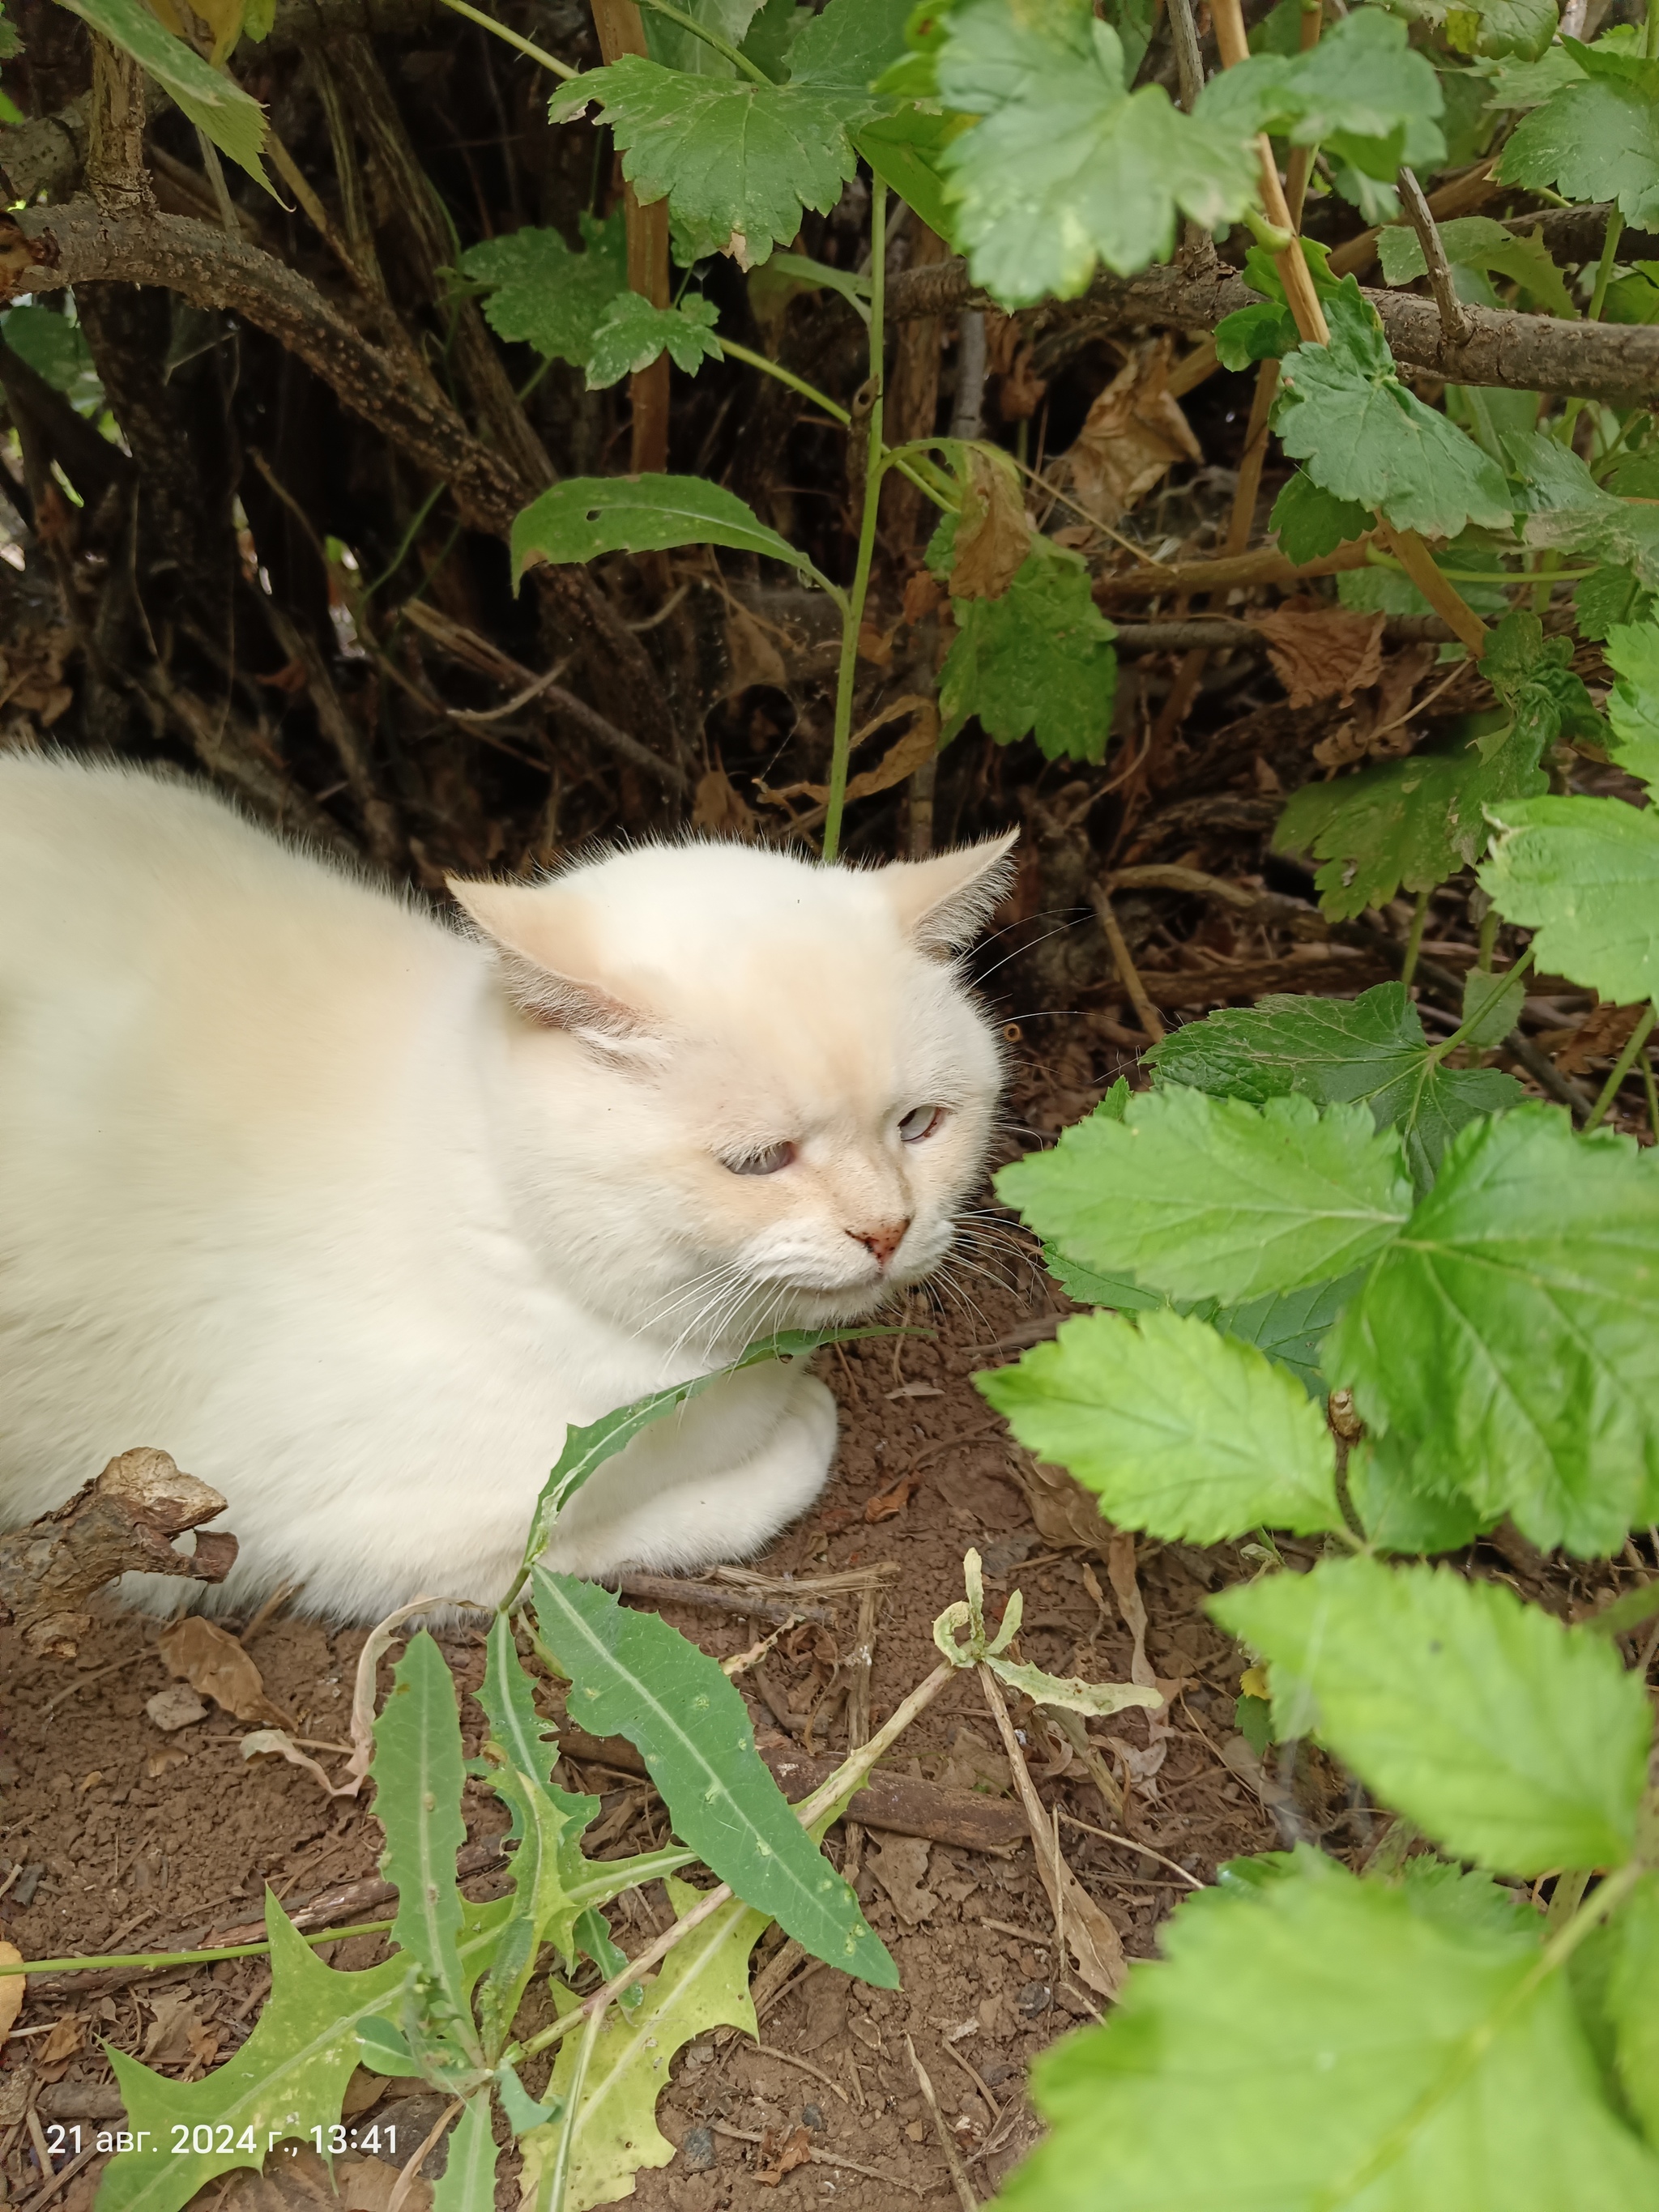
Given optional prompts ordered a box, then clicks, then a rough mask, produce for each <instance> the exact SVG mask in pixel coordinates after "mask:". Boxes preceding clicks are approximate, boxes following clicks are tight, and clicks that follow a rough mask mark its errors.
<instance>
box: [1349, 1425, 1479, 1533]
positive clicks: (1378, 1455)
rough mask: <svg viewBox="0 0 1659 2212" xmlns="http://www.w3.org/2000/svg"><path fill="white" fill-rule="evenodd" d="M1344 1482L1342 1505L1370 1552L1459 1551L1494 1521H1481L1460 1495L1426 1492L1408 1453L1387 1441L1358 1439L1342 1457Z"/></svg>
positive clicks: (1390, 1438) (1381, 1439) (1392, 1441)
mask: <svg viewBox="0 0 1659 2212" xmlns="http://www.w3.org/2000/svg"><path fill="white" fill-rule="evenodd" d="M1346 1480H1347V1485H1348V1502H1349V1504H1351V1505H1352V1508H1353V1510H1354V1511H1355V1512H1356V1513H1357V1514H1358V1516H1359V1525H1360V1527H1361V1528H1363V1529H1364V1532H1365V1541H1366V1542H1367V1543H1369V1544H1370V1546H1371V1547H1372V1549H1373V1550H1374V1551H1378V1552H1409V1553H1419V1554H1425V1553H1432V1552H1455V1551H1459V1550H1461V1549H1462V1547H1463V1546H1464V1545H1465V1544H1469V1543H1473V1542H1474V1539H1475V1537H1476V1536H1478V1535H1479V1534H1480V1531H1481V1530H1482V1528H1489V1527H1491V1525H1492V1521H1493V1519H1495V1518H1496V1517H1497V1516H1482V1515H1481V1514H1480V1512H1479V1511H1477V1510H1476V1508H1475V1507H1474V1505H1473V1504H1471V1502H1470V1501H1469V1499H1468V1498H1466V1497H1464V1496H1463V1495H1462V1492H1456V1493H1454V1494H1452V1495H1450V1496H1448V1495H1446V1494H1445V1493H1443V1492H1440V1491H1437V1490H1431V1489H1430V1488H1428V1487H1427V1486H1425V1484H1424V1482H1423V1481H1422V1480H1421V1479H1420V1476H1419V1471H1418V1469H1417V1468H1416V1467H1415V1466H1414V1465H1413V1459H1412V1454H1411V1451H1410V1449H1409V1447H1407V1448H1405V1449H1401V1446H1400V1445H1399V1444H1398V1443H1397V1442H1396V1440H1395V1438H1394V1437H1362V1438H1361V1439H1360V1441H1359V1443H1358V1444H1357V1445H1356V1446H1355V1447H1354V1449H1352V1451H1351V1452H1350V1453H1349V1455H1348V1464H1347V1468H1346Z"/></svg>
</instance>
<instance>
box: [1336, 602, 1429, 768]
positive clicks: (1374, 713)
mask: <svg viewBox="0 0 1659 2212" xmlns="http://www.w3.org/2000/svg"><path fill="white" fill-rule="evenodd" d="M1370 619H1372V620H1373V621H1376V622H1381V621H1382V619H1383V617H1381V616H1380V615H1379V616H1374V617H1370ZM1434 665H1435V648H1434V647H1433V646H1431V645H1413V646H1407V647H1406V648H1405V649H1404V650H1403V651H1402V652H1400V653H1393V654H1391V655H1390V656H1389V659H1386V660H1385V661H1384V662H1383V665H1382V670H1381V672H1380V674H1379V675H1378V677H1377V679H1376V684H1375V685H1374V686H1373V687H1372V689H1371V690H1369V691H1365V692H1363V693H1362V694H1361V695H1360V696H1359V698H1358V701H1357V702H1356V703H1355V710H1354V714H1353V717H1352V720H1349V721H1346V722H1343V723H1341V724H1340V726H1338V727H1337V728H1336V729H1334V730H1333V731H1332V732H1331V734H1330V735H1329V736H1328V738H1322V739H1321V741H1320V742H1319V744H1316V746H1315V747H1314V758H1315V759H1316V761H1317V762H1318V763H1319V764H1320V766H1321V767H1322V768H1346V767H1347V765H1348V764H1349V763H1350V762H1352V761H1359V760H1366V759H1371V760H1391V759H1398V758H1399V757H1401V755H1402V754H1405V753H1408V752H1410V751H1411V750H1412V748H1413V745H1415V744H1416V743H1417V740H1418V736H1419V731H1418V728H1417V726H1416V722H1415V720H1414V717H1413V712H1412V694H1413V691H1414V690H1416V688H1417V686H1418V685H1419V684H1420V683H1421V682H1422V680H1423V678H1425V676H1426V675H1427V674H1428V673H1429V672H1430V671H1431V669H1432V668H1433V666H1434ZM1429 696H1430V697H1432V696H1434V695H1433V694H1432V693H1430V694H1429ZM1424 703H1425V705H1426V704H1427V701H1426V700H1425V702H1424Z"/></svg>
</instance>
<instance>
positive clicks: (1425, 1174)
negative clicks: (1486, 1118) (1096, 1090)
mask: <svg viewBox="0 0 1659 2212" xmlns="http://www.w3.org/2000/svg"><path fill="white" fill-rule="evenodd" d="M1517 987H1518V988H1519V989H1520V991H1521V992H1522V995H1524V992H1525V985H1524V981H1521V982H1519V983H1518V985H1517ZM1492 989H1493V981H1492V978H1491V977H1490V976H1488V977H1487V978H1486V984H1485V988H1484V991H1483V992H1482V994H1481V998H1482V1002H1483V1003H1484V1001H1485V1000H1486V999H1487V998H1489V997H1490V996H1491V995H1492ZM1505 1006H1510V1000H1503V1001H1500V1004H1499V1006H1498V1012H1502V1011H1503V1010H1504V1007H1505ZM1496 1018H1497V1015H1496V1014H1495V1013H1493V1014H1489V1016H1488V1023H1489V1025H1490V1024H1491V1023H1492V1022H1493V1021H1495V1019H1496ZM1514 1026H1515V1023H1514V1018H1513V1009H1512V1006H1511V1007H1510V1018H1509V1019H1508V1020H1507V1022H1506V1023H1505V1026H1504V1029H1503V1030H1501V1031H1499V1032H1498V1035H1500V1036H1508V1035H1509V1032H1510V1030H1511V1029H1513V1028H1514ZM1489 1041H1490V1042H1497V1038H1496V1037H1495V1036H1494V1037H1493V1038H1492V1039H1491V1040H1489ZM1146 1058H1147V1059H1148V1060H1150V1061H1151V1062H1152V1065H1153V1066H1155V1067H1156V1068H1157V1070H1158V1075H1159V1077H1160V1078H1161V1079H1163V1080H1164V1082H1167V1083H1181V1084H1188V1085H1192V1086H1193V1087H1194V1089H1197V1090H1200V1091H1208V1092H1209V1093H1210V1094H1211V1096H1212V1097H1225V1098H1243V1099H1248V1100H1249V1103H1251V1104H1252V1105H1258V1106H1259V1105H1261V1104H1262V1103H1264V1102H1265V1101H1266V1100H1267V1099H1269V1098H1282V1097H1288V1096H1289V1095H1290V1094H1291V1092H1292V1091H1299V1092H1300V1093H1301V1094H1302V1095H1303V1096H1304V1097H1307V1098H1311V1099H1313V1100H1314V1101H1315V1103H1316V1104H1318V1105H1322V1106H1329V1105H1336V1104H1348V1103H1364V1104H1366V1105H1368V1106H1369V1107H1370V1109H1371V1112H1372V1114H1373V1115H1375V1116H1376V1125H1377V1127H1378V1128H1396V1129H1398V1130H1399V1131H1400V1133H1401V1138H1402V1139H1403V1140H1404V1143H1405V1146H1406V1157H1407V1161H1408V1162H1409V1164H1410V1166H1411V1170H1412V1176H1413V1181H1414V1182H1416V1183H1417V1184H1418V1186H1419V1188H1426V1186H1427V1185H1428V1184H1429V1183H1430V1182H1432V1181H1433V1179H1434V1176H1435V1174H1436V1171H1437V1169H1438V1168H1439V1165H1440V1162H1441V1159H1442V1158H1443V1155H1444V1153H1445V1149H1446V1146H1448V1145H1449V1143H1450V1141H1451V1139H1452V1138H1453V1137H1454V1136H1455V1133H1457V1131H1458V1130H1459V1129H1461V1128H1462V1127H1463V1126H1464V1124H1465V1123H1466V1122H1468V1121H1474V1119H1475V1118H1476V1116H1477V1115H1482V1114H1498V1113H1502V1112H1504V1111H1505V1110H1506V1109H1508V1108H1509V1107H1510V1106H1513V1105H1516V1104H1518V1103H1520V1101H1521V1100H1522V1098H1523V1097H1525V1096H1526V1093H1525V1092H1524V1091H1523V1090H1522V1087H1521V1085H1519V1084H1518V1083H1517V1082H1516V1080H1515V1079H1514V1077H1513V1076H1510V1075H1504V1074H1503V1073H1501V1072H1500V1071H1499V1070H1498V1069H1496V1068H1486V1067H1474V1068H1449V1067H1447V1066H1445V1065H1444V1064H1443V1062H1442V1061H1441V1060H1438V1059H1437V1058H1436V1057H1435V1056H1434V1054H1433V1052H1432V1051H1431V1047H1430V1044H1429V1041H1428V1039H1427V1037H1426V1036H1425V1035H1424V1033H1423V1024H1422V1022H1421V1020H1420V1019H1419V1017H1418V1012H1417V1009H1416V1008H1415V1006H1413V1004H1412V1002H1411V996H1410V994H1409V993H1408V992H1407V989H1406V987H1405V986H1404V984H1403V983H1378V984H1377V985H1376V987H1374V988H1373V989H1371V990H1369V991H1363V992H1361V994H1359V996H1358V998H1357V999H1314V998H1306V997H1300V996H1298V997H1289V996H1283V997H1281V996H1274V997H1270V998H1266V999H1262V1000H1258V1002H1257V1003H1256V1005H1255V1006H1253V1007H1249V1008H1239V1009H1234V1008H1231V1007H1230V1008H1228V1009H1226V1010H1225V1012H1220V1013H1214V1014H1210V1015H1207V1016H1206V1018H1204V1020H1202V1021H1199V1022H1188V1023H1187V1024H1184V1025H1183V1026H1182V1028H1180V1029H1178V1030H1171V1031H1170V1034H1169V1036H1167V1037H1165V1038H1164V1040H1163V1042H1161V1043H1159V1044H1157V1045H1155V1046H1154V1047H1153V1048H1152V1050H1151V1051H1150V1052H1149V1053H1148V1054H1146Z"/></svg>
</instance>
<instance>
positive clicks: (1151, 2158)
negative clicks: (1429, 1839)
mask: <svg viewBox="0 0 1659 2212" xmlns="http://www.w3.org/2000/svg"><path fill="white" fill-rule="evenodd" d="M1246 1864H1247V1866H1249V1865H1252V1864H1255V1863H1251V1862H1247V1863H1246ZM1457 1887H1458V1889H1459V1890H1462V1889H1464V1888H1467V1887H1481V1885H1479V1884H1478V1883H1476V1882H1474V1880H1473V1878H1466V1880H1465V1881H1463V1882H1460V1883H1459V1884H1458V1886H1457ZM1541 1949H1542V1942H1541V1931H1540V1929H1539V1927H1538V1923H1537V1922H1536V1921H1535V1919H1534V1918H1533V1917H1531V1916H1529V1915H1525V1914H1522V1913H1517V1912H1514V1911H1510V1910H1508V1909H1507V1908H1504V1917H1503V1918H1502V1919H1500V1918H1499V1917H1498V1912H1497V1911H1494V1910H1493V1909H1492V1907H1491V1906H1490V1905H1489V1906H1487V1907H1486V1909H1485V1910H1484V1911H1480V1912H1476V1911H1471V1910H1468V1909H1466V1908H1463V1907H1462V1904H1461V1899H1458V1898H1457V1896H1456V1893H1453V1896H1452V1898H1451V1899H1448V1898H1447V1897H1446V1896H1444V1895H1443V1894H1442V1893H1437V1892H1436V1890H1435V1889H1433V1888H1431V1887H1429V1886H1428V1885H1425V1884H1424V1883H1423V1882H1421V1881H1407V1882H1403V1883H1401V1885H1400V1886H1399V1887H1384V1886H1383V1884H1382V1883H1380V1882H1361V1881H1356V1880H1355V1879H1354V1877H1353V1876H1352V1875H1349V1874H1348V1873H1346V1871H1345V1870H1344V1869H1342V1868H1341V1867H1340V1866H1339V1865H1338V1864H1337V1863H1335V1862H1334V1861H1332V1860H1329V1859H1324V1858H1317V1857H1314V1856H1313V1855H1312V1854H1311V1853H1299V1854H1298V1855H1297V1860H1296V1863H1295V1865H1294V1868H1293V1869H1292V1870H1291V1872H1290V1873H1288V1874H1287V1875H1285V1876H1283V1877H1282V1878H1279V1879H1277V1880H1273V1879H1267V1880H1264V1881H1261V1882H1260V1884H1259V1885H1252V1886H1250V1887H1245V1886H1244V1885H1243V1883H1233V1884H1230V1885H1229V1887H1227V1888H1225V1889H1218V1890H1212V1891H1209V1892H1206V1893H1204V1894H1203V1895H1201V1896H1195V1897H1194V1898H1191V1899H1188V1901H1187V1902H1185V1903H1184V1904H1182V1905H1181V1907H1180V1908H1179V1910H1178V1911H1176V1914H1175V1915H1174V1917H1173V1918H1172V1919H1171V1920H1170V1922H1169V1923H1167V1924H1166V1929H1165V1931H1164V1951H1165V1954H1166V1962H1165V1963H1164V1964H1161V1965H1142V1964H1139V1963H1138V1964H1136V1965H1134V1966H1132V1967H1131V1968H1130V1970H1129V1984H1128V1989H1127V1993H1126V1995H1125V1996H1124V1999H1123V2002H1122V2003H1121V2005H1120V2006H1119V2007H1118V2008H1117V2010H1116V2012H1115V2014H1114V2015H1113V2017H1112V2019H1111V2020H1110V2021H1109V2022H1108V2023H1107V2024H1106V2025H1105V2026H1103V2027H1092V2028H1088V2029H1085V2031H1084V2032H1083V2033H1081V2034H1079V2035H1075V2036H1073V2037H1071V2038H1070V2039H1068V2040H1067V2041H1066V2042H1065V2043H1062V2044H1060V2045H1058V2046H1057V2047H1056V2049H1054V2051H1051V2052H1050V2053H1049V2054H1048V2056H1047V2057H1044V2058H1043V2059H1042V2060H1040V2061H1039V2063H1038V2065H1037V2068H1036V2075H1035V2089H1036V2103H1037V2105H1038V2107H1039V2109H1040V2110H1041V2112H1042V2115H1043V2117H1044V2118H1046V2119H1047V2120H1048V2124H1049V2126H1050V2128H1051V2130H1052V2133H1051V2134H1050V2136H1048V2140H1047V2142H1044V2143H1043V2144H1042V2146H1041V2147H1040V2148H1038V2149H1037V2151H1036V2153H1035V2154H1034V2155H1033V2156H1032V2157H1031V2158H1030V2159H1029V2160H1027V2161H1026V2162H1025V2164H1024V2166H1020V2167H1019V2168H1018V2170H1017V2171H1016V2172H1015V2173H1014V2174H1013V2175H1012V2177H1011V2178H1010V2179H1009V2180H1008V2182H1007V2183H1006V2185H1005V2186H1004V2190H1003V2194H1002V2196H1001V2197H1000V2199H999V2203H1000V2204H1001V2205H1002V2206H1004V2207H1006V2212H1194V2208H1197V2207H1212V2206H1213V2207H1227V2208H1230V2212H1231V2208H1234V2207H1240V2208H1243V2207H1244V2206H1249V2208H1251V2212H1256V2208H1258V2207H1259V2208H1261V2212H1267V2208H1273V2212H1279V2208H1281V2207H1283V2208H1286V2209H1287V2212H1288V2208H1291V2207H1294V2208H1296V2212H1334V2208H1337V2207H1344V2208H1346V2207H1349V2206H1353V2207H1355V2208H1358V2207H1361V2206H1363V2207H1364V2212H1472V2208H1473V2207H1474V2206H1476V2205H1482V2206H1493V2207H1496V2206H1502V2207H1503V2208H1504V2212H1562V2208H1563V2207H1564V2206H1567V2205H1571V2207H1572V2208H1573V2212H1631V2208H1632V2206H1635V2205H1638V2204H1647V2203H1651V2202H1652V2201H1654V2198H1655V2195H1656V2191H1659V2161H1656V2160H1655V2159H1654V2158H1653V2157H1652V2156H1650V2154H1649V2153H1648V2152H1647V2151H1646V2150H1644V2148H1643V2146H1642V2145H1641V2143H1640V2142H1639V2141H1638V2138H1637V2137H1636V2136H1634V2135H1633V2134H1632V2131H1631V2130H1629V2128H1628V2127H1626V2124H1624V2122H1623V2121H1622V2119H1621V2118H1620V2117H1619V2116H1618V2114H1616V2113H1615V2112H1614V2111H1613V2108H1612V2106H1610V2105H1609V2103H1608V2102H1607V2096H1606V2093H1605V2092H1604V2090H1603V2087H1602V2085H1601V2080H1600V2077H1599V2075H1598V2073H1597V2069H1596V2067H1595V2061H1594V2058H1593V2057H1592V2054H1591V2051H1590V2049H1589V2044H1588V2042H1587V2040H1586V2038H1585V2035H1584V2032H1583V2027H1582V2026H1581V2024H1580V2021H1579V2020H1578V2017H1577V2013H1576V2011H1575V2008H1574V2006H1573V2003H1572V2001H1571V1996H1570V1994H1569V1992H1568V1990H1567V1989H1566V1988H1565V1984H1564V1983H1563V1980H1562V1978H1561V1976H1560V1975H1559V1974H1550V1973H1548V1972H1545V1971H1544V1970H1543V1968H1542V1963H1541Z"/></svg>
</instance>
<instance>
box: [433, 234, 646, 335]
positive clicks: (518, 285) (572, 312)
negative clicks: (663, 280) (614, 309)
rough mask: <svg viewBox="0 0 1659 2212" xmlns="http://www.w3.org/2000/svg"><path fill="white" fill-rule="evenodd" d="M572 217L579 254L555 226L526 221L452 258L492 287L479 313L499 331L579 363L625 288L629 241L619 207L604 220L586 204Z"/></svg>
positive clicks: (466, 272)
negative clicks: (581, 244) (541, 227)
mask: <svg viewBox="0 0 1659 2212" xmlns="http://www.w3.org/2000/svg"><path fill="white" fill-rule="evenodd" d="M577 221H578V222H579V223H580V227H581V234H582V239H583V241H584V246H585V250H584V251H583V252H580V253H573V252H571V250H570V248H569V247H568V246H567V245H566V244H565V242H564V240H563V239H562V237H561V236H560V235H559V233H558V232H557V231H556V230H538V229H537V228H534V227H533V226H532V225H529V224H526V226H525V227H524V228H523V229H521V230H513V231H509V232H508V233H507V235H506V237H504V238H489V239H486V240H484V241H483V244H482V245H479V246H469V247H468V248H467V250H466V252H465V253H464V254H462V256H461V258H460V260H459V264H457V265H458V266H459V269H460V270H461V273H462V275H463V276H470V277H471V279H472V280H473V282H474V283H479V284H488V285H491V286H493V287H494V288H495V289H493V290H492V291H491V293H490V295H489V298H488V299H487V300H486V301H484V308H483V312H484V319H485V320H486V321H487V322H488V323H489V327H490V329H491V330H492V331H495V335H496V337H499V338H505V339H507V341H508V343H512V344H515V345H520V344H521V345H532V346H534V347H535V349H536V350H537V352H538V353H540V354H545V355H546V356H548V357H549V358H550V359H554V360H559V361H568V362H573V363H574V365H575V367H577V368H585V367H586V362H587V359H588V356H589V355H590V354H591V353H592V349H593V333H594V331H596V330H597V329H598V327H599V321H600V319H601V317H602V316H603V315H604V314H605V311H606V309H607V308H608V307H610V306H611V303H612V301H615V300H617V298H618V297H619V296H620V295H622V294H623V293H625V292H626V291H627V289H628V240H627V218H626V216H625V215H624V212H623V210H622V209H621V208H618V209H617V212H616V213H615V214H614V215H612V216H607V217H606V218H605V221H604V222H598V221H597V220H596V219H595V218H594V217H593V216H591V215H589V214H587V213H586V211H585V210H584V211H583V213H582V214H581V215H580V216H578V217H577Z"/></svg>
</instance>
